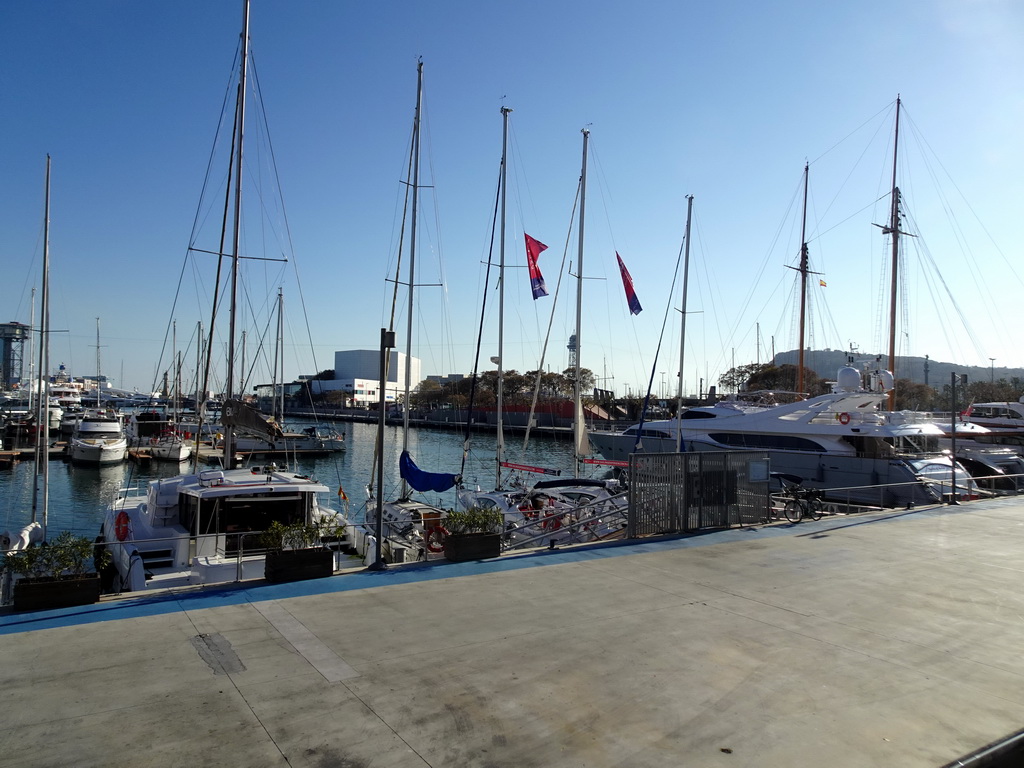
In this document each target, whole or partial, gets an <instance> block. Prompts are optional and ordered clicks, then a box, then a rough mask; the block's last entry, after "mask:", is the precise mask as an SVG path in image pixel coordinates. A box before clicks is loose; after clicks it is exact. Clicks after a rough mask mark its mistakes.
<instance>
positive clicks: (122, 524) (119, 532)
mask: <svg viewBox="0 0 1024 768" xmlns="http://www.w3.org/2000/svg"><path fill="white" fill-rule="evenodd" d="M130 523H131V520H130V519H129V518H128V513H127V512H125V511H124V510H123V509H122V510H121V511H120V512H118V513H117V517H115V518H114V535H115V536H117V540H118V541H124V540H125V539H127V538H128V533H129V524H130Z"/></svg>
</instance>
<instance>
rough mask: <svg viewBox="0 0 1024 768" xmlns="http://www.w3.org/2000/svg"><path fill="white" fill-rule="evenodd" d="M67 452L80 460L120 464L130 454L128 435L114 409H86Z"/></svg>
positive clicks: (81, 462) (76, 460)
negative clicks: (126, 435)
mask: <svg viewBox="0 0 1024 768" xmlns="http://www.w3.org/2000/svg"><path fill="white" fill-rule="evenodd" d="M68 456H70V457H71V460H72V461H74V462H78V463H80V464H118V463H120V462H122V461H124V460H125V458H126V457H127V456H128V438H127V437H125V434H124V426H123V425H122V423H121V418H120V417H119V416H118V415H117V414H116V413H115V412H114V411H113V410H112V409H104V410H92V411H87V412H86V413H85V415H84V416H83V417H82V420H81V421H79V422H78V426H76V427H75V431H74V432H73V433H72V435H71V440H70V441H69V442H68Z"/></svg>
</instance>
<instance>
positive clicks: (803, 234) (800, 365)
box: [796, 163, 811, 392]
mask: <svg viewBox="0 0 1024 768" xmlns="http://www.w3.org/2000/svg"><path fill="white" fill-rule="evenodd" d="M810 167H811V165H810V163H804V212H803V223H802V224H801V225H800V351H799V352H798V353H797V364H796V391H797V392H803V391H804V329H805V328H806V318H807V177H808V174H809V171H810Z"/></svg>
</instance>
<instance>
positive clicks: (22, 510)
mask: <svg viewBox="0 0 1024 768" xmlns="http://www.w3.org/2000/svg"><path fill="white" fill-rule="evenodd" d="M295 426H299V427H301V426H305V425H304V424H302V423H300V422H297V423H295ZM337 426H338V428H339V431H342V430H343V431H344V432H346V440H347V445H348V450H346V451H344V452H341V453H336V454H333V455H331V456H325V457H320V458H316V459H311V458H306V459H300V460H299V461H298V462H295V463H294V467H290V468H294V469H295V471H297V472H299V473H300V474H309V475H311V476H312V477H314V478H315V479H317V480H319V481H320V482H322V483H324V484H325V485H327V486H328V487H330V488H331V490H332V492H336V491H337V489H338V487H339V486H343V487H344V489H345V492H346V493H347V494H348V497H349V499H350V510H351V513H352V515H353V517H354V518H355V519H360V518H361V517H362V509H363V508H364V506H365V501H366V492H365V488H366V484H367V482H368V481H369V480H370V477H371V473H372V472H373V471H374V470H373V446H374V442H375V441H376V434H377V428H376V426H375V425H373V424H361V423H352V424H340V423H339V424H338V425H337ZM505 446H506V448H505V456H506V459H507V460H508V461H511V462H516V463H524V464H531V465H535V466H540V467H548V468H551V469H560V470H561V471H562V474H563V475H571V474H572V441H571V439H570V438H569V437H568V436H566V438H565V439H556V438H552V437H546V436H541V437H535V438H531V440H530V446H529V448H528V449H527V450H526V451H523V446H522V436H521V435H509V436H506V440H505ZM401 450H402V428H401V427H386V431H385V433H384V491H385V493H384V498H386V499H394V498H397V496H398V493H399V484H400V482H401V480H400V479H399V477H398V456H399V454H400V453H401ZM494 450H495V436H494V435H493V434H474V435H473V439H472V443H471V446H470V451H469V454H468V456H467V460H466V467H465V471H464V472H463V477H464V482H465V484H466V485H467V486H469V487H474V486H477V485H479V486H480V487H481V488H483V489H488V488H493V487H494V468H495V463H494ZM409 451H410V453H411V454H412V457H413V459H414V460H415V462H416V463H417V464H418V465H419V466H420V467H421V468H422V469H424V470H427V471H428V472H452V473H457V472H459V471H460V468H461V465H462V454H463V437H462V434H461V433H459V432H455V431H447V430H435V429H416V428H412V429H410V431H409ZM267 461H268V460H267V459H263V460H257V461H255V462H251V463H266V462H267ZM276 461H278V463H279V464H280V463H282V462H281V459H276ZM33 470H34V467H33V463H32V462H31V461H23V462H21V463H19V464H16V465H15V466H14V467H13V468H12V469H9V470H3V471H0V500H2V504H3V506H2V508H0V530H20V529H21V528H22V527H23V526H24V525H26V524H27V523H29V522H30V521H31V519H32V481H33ZM182 471H191V470H190V465H189V464H183V465H181V466H180V467H179V465H177V464H168V463H163V462H151V463H150V464H149V466H145V467H140V466H138V465H136V464H134V463H132V462H127V463H124V464H118V465H114V466H106V467H89V466H76V465H72V464H69V463H65V462H63V461H51V462H50V505H49V529H50V533H51V535H52V534H53V532H54V531H61V530H65V529H67V530H71V531H74V532H76V533H80V534H83V535H87V536H90V537H92V536H95V535H96V534H97V533H98V532H99V526H100V521H101V519H102V517H103V510H104V509H105V508H106V507H107V506H108V505H109V504H110V502H111V500H112V499H113V498H114V496H115V494H116V493H117V491H118V490H119V489H120V488H124V487H129V488H136V487H143V486H145V484H146V482H148V481H149V480H152V479H154V478H158V477H171V476H173V475H176V474H178V473H179V472H182ZM601 472H603V469H602V470H601ZM533 477H534V478H541V477H542V476H540V475H534V476H533ZM415 497H416V498H418V499H420V500H422V501H427V502H429V503H432V504H437V505H438V506H442V507H453V506H455V493H454V491H448V492H446V493H443V494H415ZM329 501H331V502H332V504H333V503H334V502H336V501H337V497H336V496H332V497H331V498H330V499H329Z"/></svg>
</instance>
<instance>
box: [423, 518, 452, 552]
mask: <svg viewBox="0 0 1024 768" xmlns="http://www.w3.org/2000/svg"><path fill="white" fill-rule="evenodd" d="M447 536H448V529H447V528H445V527H444V526H443V525H435V526H433V527H432V528H427V534H426V536H424V537H423V538H424V540H425V541H426V542H427V551H428V552H444V540H445V538H447Z"/></svg>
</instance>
